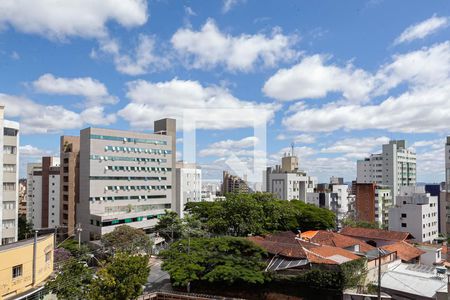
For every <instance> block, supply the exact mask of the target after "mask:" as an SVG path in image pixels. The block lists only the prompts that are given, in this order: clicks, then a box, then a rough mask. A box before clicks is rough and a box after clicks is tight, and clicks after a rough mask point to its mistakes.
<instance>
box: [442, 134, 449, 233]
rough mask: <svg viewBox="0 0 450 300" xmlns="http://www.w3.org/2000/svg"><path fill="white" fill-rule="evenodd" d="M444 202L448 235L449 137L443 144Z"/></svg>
mask: <svg viewBox="0 0 450 300" xmlns="http://www.w3.org/2000/svg"><path fill="white" fill-rule="evenodd" d="M444 155H445V189H444V190H445V192H444V195H443V196H445V199H446V200H445V202H446V203H447V205H446V207H447V209H446V210H447V212H446V214H447V218H446V223H447V235H449V234H450V136H448V137H447V142H446V143H445V153H444Z"/></svg>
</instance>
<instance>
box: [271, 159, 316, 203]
mask: <svg viewBox="0 0 450 300" xmlns="http://www.w3.org/2000/svg"><path fill="white" fill-rule="evenodd" d="M263 184H264V188H263V191H265V192H268V193H272V194H273V195H275V196H276V197H277V198H278V199H281V200H301V201H304V202H306V200H307V193H313V192H314V188H315V186H316V184H317V178H316V177H312V176H309V175H307V174H306V172H304V171H300V170H299V169H298V158H297V156H295V155H286V156H284V157H283V158H282V159H281V166H280V165H277V166H275V168H271V167H269V168H267V170H266V171H264V174H263Z"/></svg>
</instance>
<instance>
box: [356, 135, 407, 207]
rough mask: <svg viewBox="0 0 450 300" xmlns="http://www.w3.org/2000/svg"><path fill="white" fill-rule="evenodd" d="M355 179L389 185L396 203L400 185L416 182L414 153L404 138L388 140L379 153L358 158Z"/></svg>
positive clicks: (361, 181)
mask: <svg viewBox="0 0 450 300" xmlns="http://www.w3.org/2000/svg"><path fill="white" fill-rule="evenodd" d="M356 181H357V183H376V184H379V185H383V186H388V187H390V188H391V190H392V196H393V199H394V203H396V202H395V198H396V196H397V195H398V194H399V192H400V187H402V186H414V185H415V184H416V154H415V153H414V152H412V151H410V150H408V149H407V148H406V142H405V141H404V140H398V141H390V142H389V144H385V145H383V147H382V153H381V154H372V155H370V157H368V158H366V159H364V160H358V162H357V177H356Z"/></svg>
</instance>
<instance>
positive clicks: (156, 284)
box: [145, 257, 172, 292]
mask: <svg viewBox="0 0 450 300" xmlns="http://www.w3.org/2000/svg"><path fill="white" fill-rule="evenodd" d="M149 264H150V268H151V269H150V274H149V276H148V278H147V283H146V284H145V292H154V291H172V285H171V284H170V276H169V274H168V273H167V272H166V271H163V270H161V264H162V260H161V259H159V258H157V257H151V258H150V262H149Z"/></svg>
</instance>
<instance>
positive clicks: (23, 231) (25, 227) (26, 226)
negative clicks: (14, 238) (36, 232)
mask: <svg viewBox="0 0 450 300" xmlns="http://www.w3.org/2000/svg"><path fill="white" fill-rule="evenodd" d="M18 224H19V233H18V238H19V240H24V239H27V238H30V237H32V236H33V223H31V222H28V221H27V217H26V216H24V215H20V216H19V219H18Z"/></svg>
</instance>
